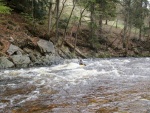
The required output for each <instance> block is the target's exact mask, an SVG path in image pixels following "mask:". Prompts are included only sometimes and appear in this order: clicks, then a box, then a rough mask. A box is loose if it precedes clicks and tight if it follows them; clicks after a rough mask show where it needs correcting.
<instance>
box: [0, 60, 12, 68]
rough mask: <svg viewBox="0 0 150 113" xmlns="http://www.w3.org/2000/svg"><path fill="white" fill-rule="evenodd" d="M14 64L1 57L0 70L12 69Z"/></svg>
mask: <svg viewBox="0 0 150 113" xmlns="http://www.w3.org/2000/svg"><path fill="white" fill-rule="evenodd" d="M11 67H14V64H13V63H12V62H11V61H9V60H8V59H7V58H6V57H0V68H1V69H2V68H11Z"/></svg>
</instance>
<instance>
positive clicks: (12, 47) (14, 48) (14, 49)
mask: <svg viewBox="0 0 150 113" xmlns="http://www.w3.org/2000/svg"><path fill="white" fill-rule="evenodd" d="M21 51H22V50H21V49H20V48H19V47H17V46H15V45H13V44H10V46H9V49H8V50H7V53H8V54H9V55H13V54H14V53H16V54H22V52H21Z"/></svg>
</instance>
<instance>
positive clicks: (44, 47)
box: [37, 39, 55, 53]
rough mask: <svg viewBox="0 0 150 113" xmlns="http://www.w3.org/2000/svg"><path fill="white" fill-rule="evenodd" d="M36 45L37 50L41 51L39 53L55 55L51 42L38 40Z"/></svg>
mask: <svg viewBox="0 0 150 113" xmlns="http://www.w3.org/2000/svg"><path fill="white" fill-rule="evenodd" d="M37 44H38V46H39V48H40V49H41V52H44V53H55V48H54V45H53V43H52V42H50V41H46V40H43V39H40V40H39V41H38V42H37Z"/></svg>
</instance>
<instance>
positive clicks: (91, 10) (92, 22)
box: [90, 2, 95, 39]
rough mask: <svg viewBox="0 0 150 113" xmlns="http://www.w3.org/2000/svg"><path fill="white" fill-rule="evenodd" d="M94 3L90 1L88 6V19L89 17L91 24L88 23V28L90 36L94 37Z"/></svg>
mask: <svg viewBox="0 0 150 113" xmlns="http://www.w3.org/2000/svg"><path fill="white" fill-rule="evenodd" d="M94 5H95V4H94V3H93V2H92V3H91V8H90V13H91V16H90V19H91V25H90V30H91V38H92V39H93V38H94Z"/></svg>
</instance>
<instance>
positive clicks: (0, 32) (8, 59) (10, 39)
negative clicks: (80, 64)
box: [0, 13, 61, 68]
mask: <svg viewBox="0 0 150 113" xmlns="http://www.w3.org/2000/svg"><path fill="white" fill-rule="evenodd" d="M28 27H32V26H29V25H28V24H26V21H25V20H24V19H23V17H22V16H20V15H18V14H16V13H13V14H11V15H2V16H1V18H0V68H11V67H29V66H41V65H51V64H52V63H54V62H57V61H59V60H60V59H61V58H60V57H59V55H58V54H57V51H56V50H55V46H54V45H53V43H52V42H51V41H49V40H44V39H41V38H39V37H35V36H34V35H32V34H31V33H30V32H29V30H28V29H27V28H28Z"/></svg>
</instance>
